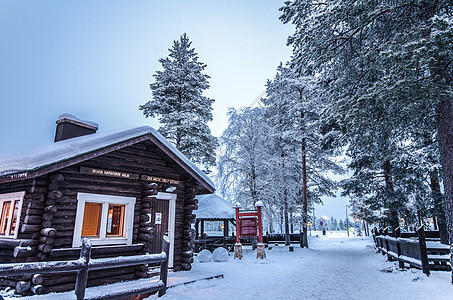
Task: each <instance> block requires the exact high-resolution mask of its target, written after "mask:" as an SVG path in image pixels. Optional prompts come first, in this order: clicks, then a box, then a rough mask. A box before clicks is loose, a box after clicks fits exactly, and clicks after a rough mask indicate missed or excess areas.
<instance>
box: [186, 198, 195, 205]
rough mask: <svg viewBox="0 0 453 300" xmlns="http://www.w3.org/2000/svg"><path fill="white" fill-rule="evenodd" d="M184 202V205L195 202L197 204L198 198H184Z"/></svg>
mask: <svg viewBox="0 0 453 300" xmlns="http://www.w3.org/2000/svg"><path fill="white" fill-rule="evenodd" d="M184 203H185V204H186V205H195V204H197V205H198V199H186V200H184Z"/></svg>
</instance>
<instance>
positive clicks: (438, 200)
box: [430, 171, 449, 245]
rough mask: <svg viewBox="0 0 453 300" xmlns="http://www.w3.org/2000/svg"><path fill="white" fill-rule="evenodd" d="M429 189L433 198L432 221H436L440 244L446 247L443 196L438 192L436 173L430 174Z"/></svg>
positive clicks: (446, 232)
mask: <svg viewBox="0 0 453 300" xmlns="http://www.w3.org/2000/svg"><path fill="white" fill-rule="evenodd" d="M430 187H431V191H432V194H433V198H434V210H435V215H434V216H433V219H436V220H437V227H438V228H439V235H440V242H441V243H442V244H445V245H448V242H449V238H448V230H447V221H446V218H445V209H444V203H443V202H444V201H443V195H442V192H441V191H440V184H439V176H438V175H437V171H432V172H430Z"/></svg>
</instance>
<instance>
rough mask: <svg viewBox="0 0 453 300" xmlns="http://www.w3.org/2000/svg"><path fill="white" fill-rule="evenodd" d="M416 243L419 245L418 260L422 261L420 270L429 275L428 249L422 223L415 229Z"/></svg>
mask: <svg viewBox="0 0 453 300" xmlns="http://www.w3.org/2000/svg"><path fill="white" fill-rule="evenodd" d="M417 235H418V245H419V247H420V260H421V261H422V270H423V273H425V274H426V275H427V276H429V262H428V251H427V250H426V241H425V229H423V225H422V226H420V227H419V228H418V229H417Z"/></svg>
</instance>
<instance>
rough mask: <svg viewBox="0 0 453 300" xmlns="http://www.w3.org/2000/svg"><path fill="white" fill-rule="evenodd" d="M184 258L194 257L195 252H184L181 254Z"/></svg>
mask: <svg viewBox="0 0 453 300" xmlns="http://www.w3.org/2000/svg"><path fill="white" fill-rule="evenodd" d="M181 256H182V257H193V252H192V251H184V252H182V253H181Z"/></svg>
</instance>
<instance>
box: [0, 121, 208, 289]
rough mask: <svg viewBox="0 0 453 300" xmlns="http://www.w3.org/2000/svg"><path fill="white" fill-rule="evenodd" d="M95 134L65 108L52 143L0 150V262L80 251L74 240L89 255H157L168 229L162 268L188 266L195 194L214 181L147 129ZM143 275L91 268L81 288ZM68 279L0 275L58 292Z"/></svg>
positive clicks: (7, 283)
mask: <svg viewBox="0 0 453 300" xmlns="http://www.w3.org/2000/svg"><path fill="white" fill-rule="evenodd" d="M96 131H97V124H95V123H93V122H86V121H82V120H80V119H78V118H76V117H74V116H72V115H69V114H64V115H61V116H60V117H59V119H58V121H57V130H56V136H55V143H53V144H50V145H46V146H43V147H39V148H36V149H32V150H29V151H25V152H22V153H18V154H13V155H9V156H5V157H0V216H1V220H0V262H3V263H6V262H8V263H10V262H15V263H16V262H17V263H20V262H31V261H49V260H62V259H74V258H78V257H79V254H80V246H81V238H82V237H89V238H90V239H91V242H92V244H93V250H92V256H93V258H102V257H115V256H127V255H137V254H140V253H159V252H160V251H161V245H162V237H163V235H164V234H167V235H168V236H169V239H170V242H171V244H170V253H169V267H171V268H173V270H175V271H178V270H190V268H191V263H192V262H193V258H192V255H193V254H192V251H193V247H194V242H193V239H194V236H195V232H194V231H193V230H191V224H193V222H195V214H193V210H196V209H197V200H196V199H195V196H196V195H197V194H208V193H213V192H214V185H213V183H212V181H211V180H210V179H209V178H208V177H207V176H206V175H205V174H204V173H202V172H201V171H200V170H199V169H198V168H197V167H196V166H195V165H194V164H193V163H191V162H190V161H189V160H188V159H187V158H186V157H184V155H182V154H181V153H180V152H179V151H178V150H177V149H176V148H175V147H174V146H173V145H171V144H170V143H169V142H168V141H167V140H166V139H165V138H164V137H162V135H160V134H159V133H158V132H157V131H156V130H155V129H153V128H151V127H148V126H143V127H137V128H130V129H125V130H117V131H111V132H103V133H96ZM148 275H149V273H148V269H147V268H146V267H145V266H140V267H126V268H118V269H113V270H111V271H108V272H92V273H90V274H89V278H88V286H94V285H100V284H105V283H113V282H118V281H124V280H132V279H136V278H142V277H147V276H148ZM75 276H76V275H75V274H74V273H71V274H66V275H61V274H59V275H55V276H51V275H49V276H47V275H46V276H44V277H43V276H41V277H39V280H38V279H36V278H38V277H37V276H34V277H33V278H0V288H6V287H11V288H16V285H17V284H18V282H19V281H20V282H21V284H22V285H23V283H24V282H25V283H26V284H28V285H27V286H28V288H29V290H30V287H31V290H33V285H34V284H36V283H37V282H39V283H40V285H42V286H43V287H44V289H43V290H44V292H45V293H47V292H59V291H66V290H71V289H74V284H75ZM23 292H24V293H27V291H26V290H25V291H23Z"/></svg>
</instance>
